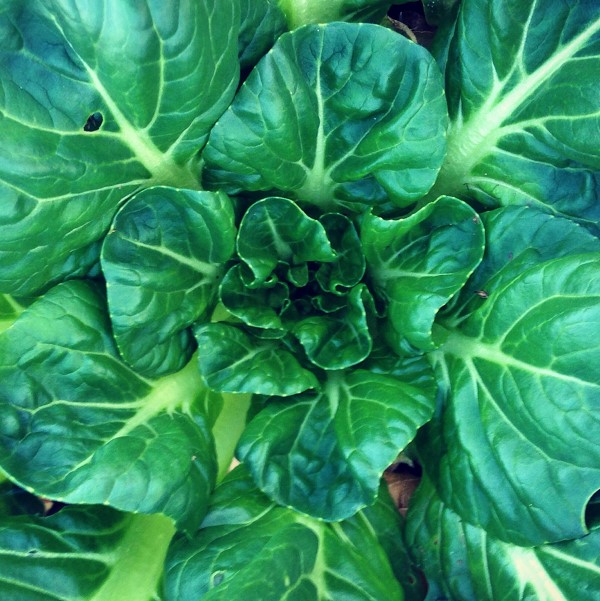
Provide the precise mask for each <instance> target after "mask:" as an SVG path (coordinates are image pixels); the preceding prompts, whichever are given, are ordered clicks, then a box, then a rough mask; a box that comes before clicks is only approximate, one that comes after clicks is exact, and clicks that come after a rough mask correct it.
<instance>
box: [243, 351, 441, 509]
mask: <svg viewBox="0 0 600 601" xmlns="http://www.w3.org/2000/svg"><path fill="white" fill-rule="evenodd" d="M434 402H435V387H434V385H433V379H432V374H431V371H430V368H429V366H428V364H427V362H426V361H425V360H424V359H423V358H421V357H418V358H415V359H410V360H408V361H406V362H404V364H403V365H402V366H401V367H399V368H398V370H397V372H396V373H395V374H394V375H390V374H386V373H374V371H367V370H362V369H357V370H348V371H347V372H341V371H340V372H333V373H331V374H330V375H329V377H328V380H327V383H326V384H325V385H324V387H323V392H322V393H305V394H303V395H301V396H298V397H292V398H290V399H285V400H280V399H269V401H268V403H267V404H266V407H265V408H264V409H262V411H260V412H259V413H258V415H257V416H256V417H255V418H254V419H253V420H252V421H251V422H250V424H249V425H248V427H247V428H246V430H245V431H244V433H243V434H242V438H241V439H240V443H239V445H238V451H237V455H238V457H239V458H240V459H241V460H242V461H244V462H245V463H246V465H247V467H248V469H249V470H250V471H251V472H252V475H253V476H254V479H255V481H256V483H257V485H258V487H259V488H260V489H261V490H262V491H263V492H265V493H266V494H267V495H269V497H271V498H272V499H274V500H275V501H277V502H278V503H281V504H282V505H286V506H289V507H293V508H294V509H296V510H298V511H301V512H302V513H306V514H309V515H312V516H315V517H320V518H323V519H326V520H332V521H334V520H341V519H345V518H347V517H349V516H351V515H353V514H354V513H356V511H358V510H359V509H361V508H363V507H365V506H367V505H370V504H371V503H372V502H373V501H374V500H375V497H376V495H377V488H378V486H379V479H380V478H381V475H382V473H383V471H384V469H385V468H386V467H387V466H388V465H390V463H392V461H393V460H394V459H395V458H396V456H397V455H398V453H399V452H400V451H402V450H403V449H404V448H405V447H406V445H407V444H408V443H409V442H410V441H411V440H412V439H413V438H414V436H415V434H416V431H417V429H418V428H419V427H420V426H422V425H423V424H424V423H425V422H427V421H428V420H429V419H430V418H431V415H432V413H433V408H434Z"/></svg>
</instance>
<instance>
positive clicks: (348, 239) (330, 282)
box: [315, 213, 365, 294]
mask: <svg viewBox="0 0 600 601" xmlns="http://www.w3.org/2000/svg"><path fill="white" fill-rule="evenodd" d="M320 222H321V224H322V225H323V227H324V228H325V231H326V232H327V238H328V239H329V242H330V244H331V246H332V248H333V250H334V251H335V254H336V257H335V260H334V261H332V262H331V263H323V264H322V265H321V266H319V269H318V270H317V272H316V274H315V275H316V280H317V282H318V283H319V286H321V288H322V289H323V290H325V291H327V292H333V293H334V294H342V293H343V292H344V289H347V288H352V286H356V284H358V283H359V282H360V281H361V280H362V277H363V275H364V273H365V256H364V254H363V249H362V246H361V243H360V238H359V237H358V233H357V232H356V229H355V227H354V225H353V224H352V222H351V221H350V220H349V219H348V218H347V217H344V216H343V215H340V214H339V213H327V214H326V215H323V216H322V217H321V219H320Z"/></svg>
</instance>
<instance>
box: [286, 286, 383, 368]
mask: <svg viewBox="0 0 600 601" xmlns="http://www.w3.org/2000/svg"><path fill="white" fill-rule="evenodd" d="M336 300H338V299H336ZM340 300H341V299H340ZM343 300H344V301H345V302H344V303H343V304H344V306H343V308H341V309H338V310H337V311H332V312H328V313H326V314H324V315H314V316H311V317H305V318H303V319H299V320H298V321H297V322H296V323H295V324H294V325H293V326H292V327H291V328H290V329H291V332H292V333H293V334H294V335H295V336H296V337H297V338H298V340H299V341H300V344H301V345H302V346H303V347H304V350H305V351H306V356H307V357H308V359H309V360H310V361H311V362H312V363H314V364H315V365H318V366H319V367H322V368H323V369H329V370H336V369H345V368H346V367H351V366H352V365H356V364H357V363H360V362H361V361H362V360H363V359H366V358H367V356H368V355H369V353H370V352H371V348H372V344H373V341H372V338H371V334H370V333H369V327H368V321H367V318H368V314H369V312H371V313H372V310H371V305H372V303H373V299H372V298H371V295H370V293H369V291H368V289H367V287H366V286H364V285H363V286H355V287H354V288H353V289H352V291H351V292H349V293H348V294H347V295H346V297H345V298H344V299H343Z"/></svg>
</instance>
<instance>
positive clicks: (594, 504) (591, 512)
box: [585, 490, 600, 528]
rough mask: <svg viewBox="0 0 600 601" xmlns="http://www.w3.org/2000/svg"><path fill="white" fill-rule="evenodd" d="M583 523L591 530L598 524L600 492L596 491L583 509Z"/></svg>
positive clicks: (599, 522)
mask: <svg viewBox="0 0 600 601" xmlns="http://www.w3.org/2000/svg"><path fill="white" fill-rule="evenodd" d="M585 523H586V525H587V527H588V528H593V527H594V526H598V525H599V524H600V490H597V491H596V492H595V493H594V494H593V495H592V497H591V498H590V500H589V501H588V504H587V506H586V508H585Z"/></svg>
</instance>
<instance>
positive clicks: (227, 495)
mask: <svg viewBox="0 0 600 601" xmlns="http://www.w3.org/2000/svg"><path fill="white" fill-rule="evenodd" d="M385 527H386V528H389V529H390V530H391V529H394V528H395V529H396V536H397V537H399V536H400V532H399V531H398V529H397V527H396V524H395V523H394V522H393V521H390V520H386V521H385ZM349 533H351V536H349ZM165 589H166V600H167V601H192V600H193V601H196V600H198V599H201V600H202V601H217V600H218V601H248V600H250V599H252V600H254V599H257V600H258V599H260V601H280V600H281V599H290V600H291V599H302V600H306V601H337V600H341V599H352V600H356V601H401V600H402V599H403V595H402V591H401V589H400V586H399V584H398V582H397V581H396V579H395V578H394V575H393V573H392V570H391V568H390V564H389V560H388V558H387V557H386V555H385V552H384V550H383V549H382V547H381V546H380V544H379V542H378V540H377V538H376V535H375V533H374V532H373V529H372V526H371V524H370V523H369V520H368V518H366V519H365V518H362V517H361V516H360V515H359V516H357V517H356V518H354V521H353V523H352V524H346V523H342V524H331V525H330V524H324V523H323V522H320V521H316V520H311V519H310V518H307V517H304V516H301V515H300V514H298V513H295V512H293V511H291V510H290V509H287V508H284V507H278V506H276V505H274V504H273V503H271V502H270V501H269V499H268V498H266V497H265V496H264V495H262V494H261V493H260V492H259V491H258V490H257V489H256V488H255V487H254V485H253V483H252V480H251V479H250V478H249V477H248V476H247V474H246V472H245V471H244V470H243V469H241V468H238V469H237V470H235V471H234V472H233V473H232V474H231V475H229V476H228V478H227V479H226V480H225V481H224V482H223V484H222V485H221V486H220V487H219V488H218V489H217V492H216V494H215V497H214V500H213V503H212V506H211V509H210V511H209V513H208V515H207V516H206V519H205V521H204V523H203V525H202V529H201V530H200V531H199V532H198V534H197V535H196V537H195V538H194V539H192V540H188V539H186V538H183V537H181V538H179V539H178V540H177V541H176V542H175V544H174V545H173V546H172V548H171V550H170V552H169V556H168V558H167V573H166V587H165Z"/></svg>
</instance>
